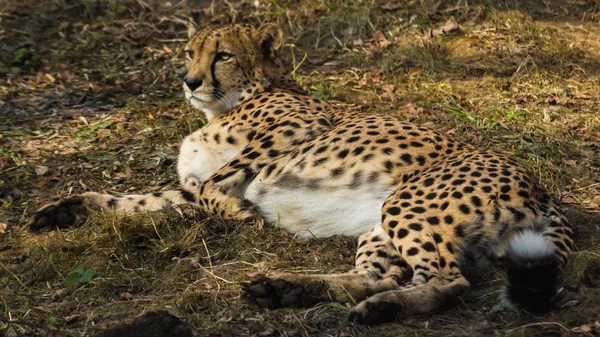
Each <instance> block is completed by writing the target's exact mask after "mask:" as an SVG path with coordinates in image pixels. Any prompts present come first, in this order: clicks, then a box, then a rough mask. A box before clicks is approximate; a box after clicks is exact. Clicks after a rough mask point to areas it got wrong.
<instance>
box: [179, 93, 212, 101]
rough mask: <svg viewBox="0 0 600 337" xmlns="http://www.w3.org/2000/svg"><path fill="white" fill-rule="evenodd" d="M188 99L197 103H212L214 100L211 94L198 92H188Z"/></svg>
mask: <svg viewBox="0 0 600 337" xmlns="http://www.w3.org/2000/svg"><path fill="white" fill-rule="evenodd" d="M186 96H188V97H187V99H188V100H190V101H194V102H197V103H211V102H213V101H214V99H213V97H211V96H209V95H198V94H189V95H188V94H186Z"/></svg>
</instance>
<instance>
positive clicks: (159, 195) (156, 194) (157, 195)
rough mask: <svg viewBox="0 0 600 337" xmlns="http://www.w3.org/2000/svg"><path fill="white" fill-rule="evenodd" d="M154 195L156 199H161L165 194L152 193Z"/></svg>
mask: <svg viewBox="0 0 600 337" xmlns="http://www.w3.org/2000/svg"><path fill="white" fill-rule="evenodd" d="M152 195H153V196H154V197H157V198H160V197H162V195H163V193H162V192H154V193H152Z"/></svg>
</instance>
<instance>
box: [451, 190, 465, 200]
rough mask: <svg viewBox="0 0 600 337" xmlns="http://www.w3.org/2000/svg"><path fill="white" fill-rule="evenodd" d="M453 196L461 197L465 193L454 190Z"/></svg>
mask: <svg viewBox="0 0 600 337" xmlns="http://www.w3.org/2000/svg"><path fill="white" fill-rule="evenodd" d="M452 197H453V198H455V199H461V198H462V197H463V194H462V193H460V192H459V191H454V192H452Z"/></svg>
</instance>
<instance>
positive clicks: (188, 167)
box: [30, 24, 574, 324]
mask: <svg viewBox="0 0 600 337" xmlns="http://www.w3.org/2000/svg"><path fill="white" fill-rule="evenodd" d="M282 44H283V33H282V30H281V29H280V28H279V27H278V26H277V25H275V24H265V25H263V26H261V27H259V28H254V27H252V26H248V25H239V24H236V25H228V26H224V27H218V28H204V29H201V30H198V31H194V29H191V30H190V32H189V42H188V43H187V45H186V46H185V55H186V64H187V69H188V70H187V74H186V75H185V78H184V79H183V89H184V92H185V98H186V99H187V101H188V102H189V103H190V104H191V105H192V106H193V107H195V108H196V109H198V110H200V111H202V112H203V113H204V114H205V115H206V117H207V119H208V123H207V124H206V125H205V126H204V127H203V128H201V129H200V130H197V131H195V132H194V133H192V134H191V135H188V136H187V137H186V138H185V139H184V141H183V143H182V145H181V148H180V154H179V159H178V166H177V169H178V174H179V180H180V182H181V188H179V189H176V190H169V191H156V192H153V193H148V194H142V195H121V196H111V195H105V194H99V193H94V192H87V193H83V194H81V195H77V196H73V197H67V198H64V199H62V200H58V201H56V202H54V203H51V204H49V205H46V206H44V207H42V208H41V209H40V210H38V211H37V212H36V213H35V214H34V215H33V216H32V218H31V221H30V227H31V229H32V230H39V229H42V228H44V227H68V226H70V225H73V224H76V223H80V222H82V221H83V220H84V219H85V218H86V214H87V209H88V208H98V209H100V210H103V211H105V212H116V213H135V212H143V211H155V210H160V209H164V208H166V207H171V206H173V205H179V204H191V205H195V206H198V207H201V208H203V209H204V210H206V211H207V212H208V213H209V214H212V215H214V216H217V217H220V218H222V219H225V220H233V221H245V222H254V223H255V224H257V225H259V226H261V225H262V224H263V223H264V222H265V221H266V222H275V221H277V222H278V223H279V226H281V227H282V228H284V229H286V230H288V231H289V232H292V233H297V234H298V235H300V236H307V237H308V236H316V237H327V236H331V235H334V234H336V235H349V236H356V237H359V239H358V249H357V253H356V264H355V268H354V269H353V270H351V271H349V272H347V273H342V274H322V275H319V274H293V273H280V274H275V275H271V276H264V277H260V278H258V279H254V280H251V281H249V282H248V283H245V284H244V285H243V286H242V290H243V292H244V296H245V297H246V298H247V300H248V301H250V302H251V303H255V304H256V305H258V306H260V307H264V308H271V309H275V308H280V307H301V306H311V305H314V304H315V303H318V302H322V301H337V302H341V303H348V302H351V303H354V301H356V303H358V304H357V305H355V306H354V307H353V308H352V310H351V314H350V318H351V320H352V321H354V322H357V323H366V324H374V323H379V322H385V321H390V320H393V319H394V318H395V317H397V316H398V315H401V316H403V315H415V314H425V313H430V312H432V311H434V310H438V309H440V308H443V307H448V306H451V305H453V304H454V303H457V302H458V301H460V298H461V297H463V296H464V295H465V294H466V293H467V292H468V291H469V288H470V283H469V281H468V280H467V279H466V278H465V277H464V276H463V274H462V273H461V269H462V268H463V267H465V266H467V265H474V266H485V265H489V264H491V263H496V264H502V265H504V266H505V267H506V269H507V275H508V276H507V284H506V286H505V289H504V291H503V295H502V298H501V300H502V302H503V303H505V304H506V305H511V306H514V307H518V308H522V309H524V310H528V311H532V312H543V311H547V310H550V309H551V308H552V306H553V304H554V301H555V299H556V298H557V289H558V287H559V284H560V278H561V270H562V268H563V266H564V265H565V263H566V260H567V256H568V254H569V252H570V250H571V249H572V248H573V244H574V231H573V228H572V227H571V225H570V223H569V221H568V220H567V218H566V217H565V215H564V213H563V212H562V211H561V209H560V208H559V206H558V205H557V204H556V203H555V202H554V201H553V200H552V199H551V197H550V196H549V195H548V193H547V192H546V190H545V189H544V188H543V187H542V186H541V184H540V183H539V182H538V181H537V180H536V178H534V177H533V176H532V174H530V173H529V172H528V171H527V170H526V169H525V168H524V167H523V166H522V165H520V164H519V163H518V162H517V161H515V160H514V159H511V158H507V157H506V156H504V155H502V154H499V153H496V152H492V151H488V150H482V149H477V148H475V147H474V146H471V145H468V144H463V143H460V142H457V141H455V140H453V139H451V138H449V137H447V136H446V135H443V134H441V133H439V132H437V131H433V130H430V129H427V128H425V127H421V126H417V125H414V124H410V123H406V122H402V121H400V120H398V119H396V118H394V117H391V116H382V115H381V116H380V115H369V114H367V113H359V112H356V111H350V110H348V109H345V108H342V107H340V106H339V105H338V104H336V103H335V102H328V101H324V100H319V99H315V98H312V97H310V96H308V95H307V94H306V93H305V92H304V90H303V89H302V88H301V87H299V86H298V85H297V84H296V82H295V81H294V80H293V79H292V77H291V76H290V73H289V72H288V71H287V68H286V67H285V65H284V63H283V61H282V59H281V58H280V56H279V52H280V50H281V47H282Z"/></svg>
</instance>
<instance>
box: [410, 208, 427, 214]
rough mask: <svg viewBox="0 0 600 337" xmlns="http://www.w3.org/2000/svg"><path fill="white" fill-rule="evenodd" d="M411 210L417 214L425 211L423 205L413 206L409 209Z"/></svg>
mask: <svg viewBox="0 0 600 337" xmlns="http://www.w3.org/2000/svg"><path fill="white" fill-rule="evenodd" d="M410 211H411V212H415V213H417V214H422V213H425V208H423V207H413V208H411V209H410Z"/></svg>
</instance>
